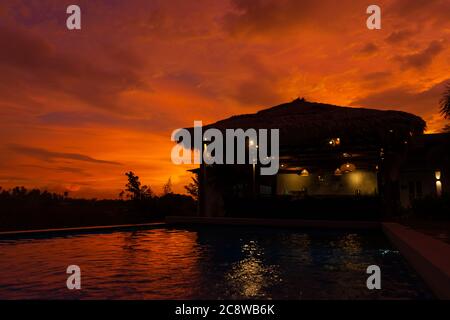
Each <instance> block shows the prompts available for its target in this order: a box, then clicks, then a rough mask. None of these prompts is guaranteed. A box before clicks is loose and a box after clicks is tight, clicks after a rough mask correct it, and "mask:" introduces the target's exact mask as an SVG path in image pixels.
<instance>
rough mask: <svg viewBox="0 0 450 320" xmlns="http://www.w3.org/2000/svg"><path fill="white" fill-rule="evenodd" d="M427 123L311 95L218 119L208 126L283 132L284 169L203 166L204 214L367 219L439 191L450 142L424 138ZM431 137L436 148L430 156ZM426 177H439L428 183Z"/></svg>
mask: <svg viewBox="0 0 450 320" xmlns="http://www.w3.org/2000/svg"><path fill="white" fill-rule="evenodd" d="M425 126H426V124H425V122H424V121H423V120H422V119H421V118H420V117H418V116H415V115H413V114H410V113H406V112H401V111H392V110H375V109H366V108H348V107H339V106H334V105H328V104H321V103H312V102H308V101H306V100H304V99H296V100H294V101H292V102H290V103H286V104H281V105H279V106H276V107H273V108H269V109H265V110H262V111H259V112H257V113H255V114H246V115H239V116H233V117H231V118H228V119H225V120H222V121H218V122H216V123H214V124H211V125H208V126H206V127H205V128H204V129H205V130H206V129H208V128H216V129H219V130H220V131H222V132H224V131H225V130H226V129H238V128H241V129H243V130H246V129H250V128H253V129H256V130H258V129H279V133H280V140H279V141H280V154H279V171H278V173H277V174H276V175H270V176H263V175H260V174H259V172H260V170H259V167H260V166H261V164H260V163H255V164H245V165H244V164H242V165H227V164H223V165H217V164H214V165H206V164H201V166H200V168H199V169H198V170H196V172H197V173H198V174H199V184H200V195H199V198H200V205H199V215H201V216H241V217H295V218H333V219H341V218H342V219H358V220H364V219H376V218H377V217H380V216H381V215H382V214H391V213H392V212H395V211H396V210H397V209H398V208H399V206H401V205H403V206H409V205H411V200H412V198H414V197H418V196H426V195H430V196H439V195H440V194H442V192H444V191H445V190H446V188H447V187H448V180H446V176H448V172H449V171H448V163H449V161H448V150H449V148H448V141H449V139H448V135H434V137H433V138H431V136H430V135H424V129H425ZM191 130H192V129H191ZM438 136H440V138H437V137H438ZM430 139H431V140H433V141H434V142H433V143H434V144H433V143H432V144H433V147H432V149H433V148H434V149H433V150H435V151H427V152H426V154H424V153H423V152H422V151H423V149H420V148H426V149H427V150H428V149H430V147H429V145H430V143H431V142H430V141H431V140H430ZM252 143H253V142H252V141H248V147H250V145H251V144H252ZM446 144H447V145H446ZM446 146H447V147H446ZM418 148H419V149H418ZM436 148H437V149H438V150H441V151H442V152H443V153H442V152H441V155H440V156H439V154H436V152H437V151H436ZM445 148H447V149H446V150H447V158H446V159H447V162H445V157H444V154H445V152H444V151H443V150H445ZM420 150H422V151H420ZM433 152H434V153H433ZM421 157H422V158H421ZM439 158H440V160H438V161H434V160H432V159H439ZM438 173H439V179H437V175H438ZM427 179H431V180H432V179H434V180H432V183H431V184H430V183H429V182H423V184H422V181H425V180H427ZM411 181H413V182H411ZM437 181H439V183H436V182H437ZM411 183H413V185H412V184H411ZM421 186H422V187H421ZM436 188H437V189H436ZM411 190H414V194H413V196H412V192H413V191H411Z"/></svg>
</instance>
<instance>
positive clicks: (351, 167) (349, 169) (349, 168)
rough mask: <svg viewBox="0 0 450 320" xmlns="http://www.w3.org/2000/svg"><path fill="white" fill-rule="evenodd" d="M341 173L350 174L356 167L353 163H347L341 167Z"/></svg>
mask: <svg viewBox="0 0 450 320" xmlns="http://www.w3.org/2000/svg"><path fill="white" fill-rule="evenodd" d="M340 169H341V171H342V172H352V171H355V170H356V166H355V165H354V164H353V163H350V162H347V163H344V164H343V165H342V166H341V168H340Z"/></svg>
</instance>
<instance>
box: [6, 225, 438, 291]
mask: <svg viewBox="0 0 450 320" xmlns="http://www.w3.org/2000/svg"><path fill="white" fill-rule="evenodd" d="M391 249H392V248H391V247H390V246H389V244H388V243H387V242H386V240H385V239H384V238H383V237H382V236H381V235H380V234H378V233H377V234H357V233H349V232H332V231H327V232H317V231H316V232H311V231H307V232H303V231H295V230H284V229H266V228H224V227H209V228H201V229H186V230H184V229H164V228H161V229H151V230H141V231H135V232H113V233H101V234H98V233H92V234H81V235H74V236H67V237H54V238H46V239H45V238H41V239H28V240H10V241H0V270H1V274H0V299H18V298H26V299H28V298H31V299H32V298H34V299H36V298H37V299H53V298H56V299H61V298H64V299H227V298H228V299H230V298H231V299H254V298H255V299H347V298H360V299H383V298H392V299H398V298H400V299H402V298H403V299H408V298H429V297H431V295H430V294H429V293H428V291H427V289H425V287H424V286H423V284H422V283H421V282H420V280H419V279H418V278H417V276H416V275H415V273H414V272H412V270H411V269H409V267H408V266H406V265H405V263H404V261H403V259H402V258H401V257H400V256H399V253H398V252H396V251H392V250H391ZM71 264H76V265H79V266H80V267H81V272H82V283H81V285H82V290H79V291H69V290H68V289H67V288H66V279H67V274H66V273H65V270H66V268H67V266H68V265H71ZM371 264H377V265H379V266H380V267H381V270H382V287H383V289H382V290H379V291H378V290H377V291H369V290H368V289H367V288H366V279H367V274H366V273H365V271H366V268H367V266H369V265H371Z"/></svg>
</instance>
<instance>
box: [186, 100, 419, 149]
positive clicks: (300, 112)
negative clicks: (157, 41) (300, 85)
mask: <svg viewBox="0 0 450 320" xmlns="http://www.w3.org/2000/svg"><path fill="white" fill-rule="evenodd" d="M425 127H426V123H425V121H424V120H423V119H422V118H420V117H418V116H416V115H413V114H410V113H407V112H402V111H393V110H377V109H366V108H350V107H340V106H335V105H330V104H324V103H315V102H309V101H306V100H304V99H296V100H294V101H292V102H289V103H284V104H280V105H278V106H275V107H272V108H269V109H265V110H261V111H259V112H257V113H254V114H244V115H237V116H232V117H230V118H228V119H225V120H221V121H218V122H216V123H213V124H210V125H207V126H205V127H204V128H203V129H204V130H206V129H208V128H217V129H219V130H221V131H224V130H225V129H238V128H241V129H244V130H246V129H249V128H254V129H279V130H280V146H281V147H290V146H295V147H299V146H300V147H301V146H313V145H317V144H318V143H321V142H322V141H324V140H328V139H330V138H338V137H339V138H340V139H342V140H343V141H346V142H347V143H361V144H365V145H369V144H376V145H379V144H380V143H382V142H386V141H389V140H392V139H395V140H398V139H406V138H407V137H409V136H410V135H416V134H422V133H423V131H424V129H425ZM189 130H192V128H190V129H189Z"/></svg>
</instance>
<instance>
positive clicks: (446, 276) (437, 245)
mask: <svg viewBox="0 0 450 320" xmlns="http://www.w3.org/2000/svg"><path fill="white" fill-rule="evenodd" d="M382 229H383V232H384V233H385V234H386V236H387V237H388V238H389V240H390V241H391V242H392V243H393V244H394V246H395V247H397V248H398V250H399V251H400V253H401V254H402V255H403V256H404V257H405V259H406V260H407V261H408V262H409V264H410V265H411V266H412V267H413V268H414V269H415V270H416V271H417V273H418V274H419V275H420V276H421V277H422V278H423V279H424V280H425V282H426V283H427V285H428V286H429V287H430V289H431V290H432V291H433V293H434V294H435V295H436V297H438V298H439V299H445V300H450V245H449V244H447V243H445V242H443V241H440V240H437V239H434V238H433V237H431V236H429V235H425V234H423V233H421V232H417V231H415V230H413V229H410V228H408V227H405V226H403V225H401V224H398V223H388V222H385V223H383V224H382Z"/></svg>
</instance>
